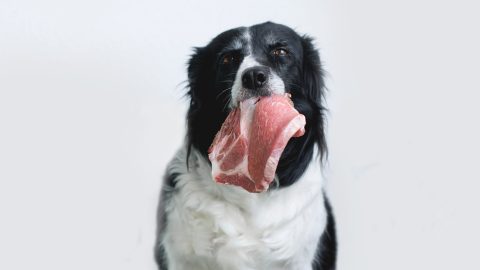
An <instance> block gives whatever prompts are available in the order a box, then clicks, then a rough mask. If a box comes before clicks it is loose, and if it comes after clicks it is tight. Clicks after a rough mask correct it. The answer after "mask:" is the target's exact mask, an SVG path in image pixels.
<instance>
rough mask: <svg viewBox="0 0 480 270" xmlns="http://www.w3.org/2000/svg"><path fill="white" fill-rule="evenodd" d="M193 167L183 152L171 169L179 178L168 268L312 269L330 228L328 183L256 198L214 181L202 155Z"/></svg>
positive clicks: (308, 181)
mask: <svg viewBox="0 0 480 270" xmlns="http://www.w3.org/2000/svg"><path fill="white" fill-rule="evenodd" d="M189 164H190V168H189V169H188V170H187V167H186V149H185V147H183V148H182V149H181V150H179V151H178V153H177V154H176V156H175V157H174V159H173V160H172V161H171V162H170V164H169V166H168V169H167V170H168V172H169V173H178V174H180V175H179V176H178V178H177V179H176V180H177V182H176V191H174V192H173V193H172V196H171V197H169V198H168V199H167V200H166V202H165V205H164V207H165V208H166V219H167V226H166V228H165V231H164V234H163V236H164V237H163V239H162V243H163V245H164V247H165V251H166V256H167V261H168V264H169V265H168V266H169V268H168V269H170V270H192V269H195V270H203V269H205V270H207V269H209V270H214V269H226V270H250V269H252V270H253V269H269V270H276V269H278V270H280V269H292V270H293V269H295V270H311V267H312V266H311V264H312V261H313V260H314V254H315V251H316V248H317V243H318V241H319V238H320V235H321V233H322V232H323V231H324V229H325V224H326V211H325V208H324V204H323V193H322V185H323V180H321V179H315V178H309V177H302V178H301V179H300V180H299V181H297V182H296V183H295V184H293V185H292V186H289V187H286V188H282V189H275V190H270V191H269V192H265V193H258V194H257V193H249V192H247V191H245V190H243V189H242V188H240V187H236V186H227V185H220V184H217V183H215V182H214V181H213V179H212V177H211V167H210V165H209V163H208V162H207V160H205V158H203V157H202V156H201V155H200V154H199V153H198V152H196V151H195V150H194V151H192V153H191V156H190V159H189ZM310 167H313V166H310Z"/></svg>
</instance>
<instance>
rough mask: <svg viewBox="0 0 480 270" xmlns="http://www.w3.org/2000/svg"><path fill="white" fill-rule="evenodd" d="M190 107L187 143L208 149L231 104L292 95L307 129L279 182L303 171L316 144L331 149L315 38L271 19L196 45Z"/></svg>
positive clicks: (290, 148)
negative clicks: (326, 127) (325, 119)
mask: <svg viewBox="0 0 480 270" xmlns="http://www.w3.org/2000/svg"><path fill="white" fill-rule="evenodd" d="M188 80H189V92H188V94H189V96H190V98H191V99H190V100H191V101H190V108H189V111H188V144H189V145H188V146H189V151H190V149H191V148H192V147H194V148H196V149H197V150H198V151H200V152H201V153H202V154H204V155H207V149H208V147H209V146H210V144H211V143H212V141H213V138H214V136H215V134H216V133H217V132H218V130H219V129H220V127H221V125H222V123H223V121H224V120H225V118H226V116H227V115H228V113H229V111H230V109H231V108H234V107H235V106H237V105H238V103H239V102H240V101H242V100H243V99H246V98H249V97H253V96H265V95H270V94H273V93H277V94H281V93H290V94H291V96H292V100H293V103H294V106H295V108H296V109H297V110H298V111H299V112H300V113H301V114H303V115H305V117H306V121H307V122H306V133H305V135H304V136H302V137H299V138H292V139H291V140H290V141H289V143H288V145H287V147H286V148H285V150H284V152H283V154H282V157H281V158H280V162H279V164H278V167H277V175H278V176H279V179H280V185H289V184H291V183H293V182H295V180H296V179H297V178H298V177H299V176H300V175H301V174H302V173H303V171H304V170H305V169H306V167H307V166H308V163H309V162H310V160H311V158H312V154H313V148H314V144H315V143H317V145H318V148H319V153H320V154H321V155H322V156H323V154H324V153H325V152H326V145H325V135H324V116H323V111H324V107H323V93H324V82H323V76H322V70H321V64H320V59H319V56H318V52H317V51H316V50H315V48H314V46H313V44H312V40H311V39H310V38H309V37H306V36H300V35H298V34H297V33H296V32H295V31H294V30H292V29H290V28H289V27H286V26H284V25H280V24H275V23H271V22H267V23H263V24H258V25H254V26H251V27H240V28H235V29H232V30H228V31H226V32H223V33H221V34H220V35H218V36H217V37H215V38H214V39H213V40H212V41H211V42H210V43H209V44H208V45H207V46H206V47H202V48H196V50H195V53H194V55H193V56H192V58H191V60H190V62H189V66H188Z"/></svg>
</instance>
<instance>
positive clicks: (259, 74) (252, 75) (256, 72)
mask: <svg viewBox="0 0 480 270" xmlns="http://www.w3.org/2000/svg"><path fill="white" fill-rule="evenodd" d="M268 73H269V69H268V67H261V66H257V67H251V68H248V69H246V70H245V71H244V72H243V74H242V85H243V87H244V88H246V89H250V90H257V89H259V88H261V87H263V86H264V85H265V84H267V82H268V76H269V74H268Z"/></svg>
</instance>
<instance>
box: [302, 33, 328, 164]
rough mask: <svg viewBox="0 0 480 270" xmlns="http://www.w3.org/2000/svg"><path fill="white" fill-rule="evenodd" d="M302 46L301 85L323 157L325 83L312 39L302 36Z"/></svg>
mask: <svg viewBox="0 0 480 270" xmlns="http://www.w3.org/2000/svg"><path fill="white" fill-rule="evenodd" d="M302 46H303V65H302V70H303V71H302V72H303V86H304V91H305V95H306V96H307V98H308V99H309V102H310V104H311V106H312V107H313V109H314V110H315V112H314V115H313V117H314V119H312V120H313V123H312V125H313V126H314V131H315V141H316V143H317V145H318V150H319V154H320V156H321V157H324V156H325V154H326V153H327V144H326V140H325V115H324V113H325V107H324V94H325V83H324V80H323V70H322V64H321V62H320V57H319V55H318V51H317V49H315V46H314V45H313V39H312V38H310V37H308V36H303V37H302Z"/></svg>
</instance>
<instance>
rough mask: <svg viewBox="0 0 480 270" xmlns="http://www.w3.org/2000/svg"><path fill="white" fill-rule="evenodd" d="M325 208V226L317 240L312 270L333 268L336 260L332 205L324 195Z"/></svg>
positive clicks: (331, 269)
mask: <svg viewBox="0 0 480 270" xmlns="http://www.w3.org/2000/svg"><path fill="white" fill-rule="evenodd" d="M325 209H326V210H327V227H326V228H325V231H324V232H323V234H322V236H321V237H320V241H319V242H318V246H317V252H316V254H315V261H314V262H313V264H312V270H335V269H336V261H337V236H336V232H335V219H334V217H333V212H332V207H331V206H330V202H329V201H328V199H327V197H326V196H325Z"/></svg>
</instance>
